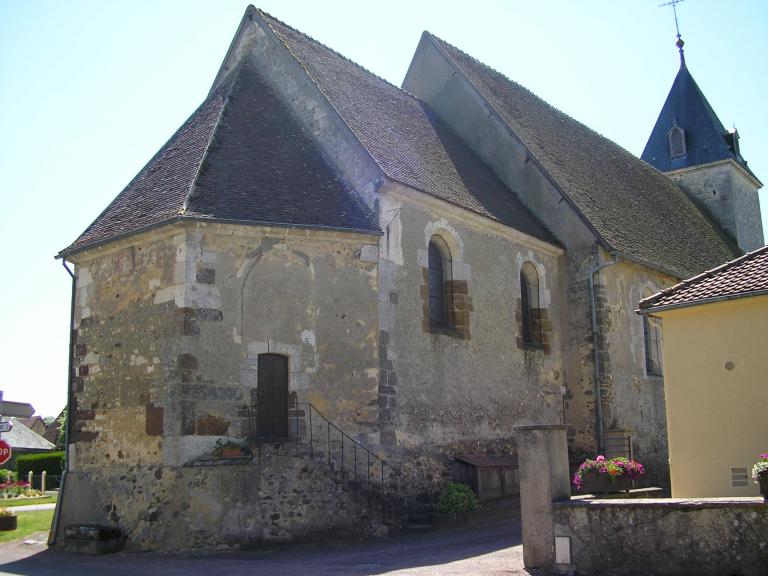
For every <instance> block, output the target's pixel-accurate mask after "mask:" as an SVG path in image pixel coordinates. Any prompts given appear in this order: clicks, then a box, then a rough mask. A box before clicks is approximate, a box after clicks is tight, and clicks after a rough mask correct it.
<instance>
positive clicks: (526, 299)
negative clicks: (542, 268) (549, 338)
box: [520, 262, 542, 347]
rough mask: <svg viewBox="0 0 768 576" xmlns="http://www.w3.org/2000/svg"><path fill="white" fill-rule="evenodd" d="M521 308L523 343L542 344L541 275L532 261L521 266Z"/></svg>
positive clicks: (530, 344) (529, 344)
mask: <svg viewBox="0 0 768 576" xmlns="http://www.w3.org/2000/svg"><path fill="white" fill-rule="evenodd" d="M520 309H521V310H520V311H521V313H522V325H523V343H524V344H526V345H528V346H537V347H538V346H541V343H542V339H541V322H539V310H540V305H539V275H538V273H537V272H536V267H535V266H534V265H533V264H531V263H530V262H525V263H524V264H523V266H522V267H521V268H520Z"/></svg>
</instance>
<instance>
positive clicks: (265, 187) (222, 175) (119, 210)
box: [60, 57, 379, 255]
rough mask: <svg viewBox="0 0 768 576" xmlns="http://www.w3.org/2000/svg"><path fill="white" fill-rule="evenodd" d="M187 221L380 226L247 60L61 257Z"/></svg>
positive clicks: (375, 228)
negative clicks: (139, 232) (163, 225)
mask: <svg viewBox="0 0 768 576" xmlns="http://www.w3.org/2000/svg"><path fill="white" fill-rule="evenodd" d="M179 218H183V219H196V220H205V221H229V222H245V223H263V224H267V225H293V226H306V227H321V228H335V229H344V230H356V231H364V232H378V230H379V228H378V225H377V224H376V218H375V215H374V214H372V213H371V212H370V211H369V210H368V209H367V208H366V207H365V206H364V205H363V204H362V203H361V202H359V201H358V200H357V198H356V196H355V195H354V194H353V193H352V191H351V190H349V189H348V187H347V186H346V185H345V184H344V182H342V180H341V179H340V178H339V177H338V176H337V174H336V173H335V172H334V170H333V168H332V167H331V166H330V164H328V163H327V162H326V161H325V160H324V159H323V157H322V155H321V153H320V150H319V149H318V147H317V146H316V145H315V143H314V142H313V140H312V139H311V137H310V136H309V134H307V133H306V131H305V130H304V129H303V128H302V127H301V126H300V125H299V123H298V121H297V120H296V119H295V118H294V117H293V115H292V114H291V112H290V111H289V110H288V108H287V106H286V105H285V104H284V103H283V102H282V101H281V100H280V98H279V97H278V96H277V94H276V93H275V92H274V91H273V90H272V89H271V88H270V86H269V85H268V84H267V83H266V82H265V81H264V80H263V78H262V77H261V75H260V74H259V72H258V70H257V68H256V66H255V65H254V64H253V63H252V62H251V60H250V58H248V57H246V58H244V59H243V60H242V61H241V62H240V63H239V65H238V67H237V69H236V70H233V72H232V73H231V74H230V75H229V76H228V77H227V79H226V80H225V81H224V82H222V83H221V84H220V85H219V86H218V87H217V88H216V89H215V90H213V91H212V92H211V94H210V95H209V96H208V98H206V100H205V101H204V102H203V103H202V105H201V106H200V107H199V108H198V109H197V110H196V111H195V112H194V113H193V114H192V116H191V117H190V118H189V119H188V120H187V121H186V122H185V123H184V125H183V126H182V127H181V128H180V129H179V130H178V131H177V132H176V134H174V135H173V137H171V139H170V140H169V141H168V142H167V143H166V144H165V145H164V146H163V147H162V148H161V149H160V151H159V152H158V153H157V154H155V156H154V157H153V158H152V159H151V160H150V161H149V162H148V163H147V165H146V166H145V167H144V168H143V169H142V170H141V172H139V174H138V175H137V176H136V177H135V178H134V179H133V180H132V181H131V182H130V183H129V184H128V186H127V187H126V188H125V189H124V190H123V191H122V192H121V193H120V194H119V195H118V196H117V197H116V198H115V199H114V200H113V201H112V203H111V204H110V205H109V206H108V207H107V209H106V210H104V212H102V214H101V215H100V216H99V217H98V218H97V219H96V220H95V221H94V222H93V223H92V224H91V225H90V226H89V227H88V228H87V229H86V231H85V232H83V234H82V235H81V236H80V237H79V238H78V239H77V240H76V241H75V242H74V243H73V244H72V245H71V246H69V247H68V248H66V249H65V250H63V251H62V252H61V254H60V255H68V254H71V253H73V252H78V251H80V250H83V249H85V248H88V247H90V246H93V245H97V244H100V243H103V242H106V241H110V240H113V239H116V238H119V237H121V236H124V235H126V234H130V233H133V232H137V231H141V230H145V229H148V228H151V227H153V226H157V225H159V224H162V223H165V222H169V221H172V220H174V219H179Z"/></svg>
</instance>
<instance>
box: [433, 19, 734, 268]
mask: <svg viewBox="0 0 768 576" xmlns="http://www.w3.org/2000/svg"><path fill="white" fill-rule="evenodd" d="M425 35H426V36H427V37H428V38H431V39H432V40H433V41H434V43H435V45H436V46H437V47H438V49H440V50H442V51H443V53H444V54H445V55H447V56H448V59H449V61H452V62H453V64H454V66H455V68H456V70H457V71H459V72H460V73H461V74H463V75H464V76H465V77H466V78H467V80H468V81H469V82H470V83H471V84H472V85H473V86H474V87H475V89H476V90H477V91H478V92H479V94H480V95H481V96H482V97H483V98H484V99H485V100H486V101H487V102H488V104H489V105H490V106H491V107H492V108H493V109H494V110H495V111H496V113H497V114H499V116H500V117H501V119H502V120H503V121H504V122H505V123H506V124H507V126H508V127H509V128H510V130H511V131H512V132H513V133H514V134H515V135H516V136H517V137H518V138H519V139H520V141H521V142H522V143H523V144H524V145H525V147H526V148H527V149H528V151H529V152H530V154H531V155H532V157H533V159H534V160H535V161H536V162H538V163H539V165H540V166H541V167H542V168H543V170H544V171H545V173H546V174H548V175H549V177H550V178H551V179H552V180H553V181H554V182H555V184H556V186H557V187H558V188H559V189H560V190H561V191H562V192H563V194H564V195H565V196H566V197H567V199H568V200H569V201H570V203H571V204H572V205H573V206H574V207H575V208H576V210H577V211H578V212H580V213H581V214H582V216H583V217H584V219H585V220H586V221H587V222H588V223H589V224H590V225H591V226H592V228H593V229H594V230H595V232H596V233H597V235H598V237H599V238H601V239H602V240H603V242H604V243H605V244H606V245H607V246H608V247H609V248H610V249H613V250H617V251H619V252H621V253H624V254H628V255H630V256H632V257H634V258H637V259H640V260H642V261H644V262H647V263H649V264H651V265H655V266H656V267H659V268H661V269H663V270H666V271H669V272H671V273H673V274H675V275H677V276H679V277H681V278H685V277H687V276H691V275H692V274H696V273H699V272H701V271H702V270H706V269H708V268H712V267H713V266H715V265H717V264H719V263H721V262H725V261H727V260H730V259H732V258H733V257H734V256H736V255H738V254H739V253H740V252H739V251H738V248H736V247H735V245H733V244H732V243H729V242H728V240H727V239H726V238H725V237H724V235H723V233H722V231H721V230H720V229H719V228H717V227H716V225H714V224H713V223H712V222H711V221H710V220H708V219H707V218H706V217H705V216H704V215H703V214H702V213H701V212H700V211H699V210H698V208H696V206H694V204H693V203H692V201H691V200H690V199H689V198H688V196H687V195H686V193H685V192H684V191H683V190H682V188H680V187H679V186H678V185H677V184H676V183H675V182H673V181H672V180H671V179H670V178H668V177H666V176H664V175H663V174H661V173H660V172H658V171H657V170H655V169H654V168H653V167H651V166H649V165H648V164H646V163H645V162H642V161H641V160H640V159H638V158H637V157H636V156H633V155H632V154H630V153H629V152H627V151H626V150H624V149H623V148H621V147H620V146H618V145H617V144H615V143H614V142H612V141H610V140H608V139H607V138H605V137H603V136H601V135H600V134H598V133H597V132H595V131H593V130H591V129H590V128H588V127H587V126H585V125H583V124H581V123H580V122H578V121H576V120H574V119H573V118H571V117H569V116H567V115H566V114H564V113H562V112H560V111H559V110H557V109H556V108H554V107H552V106H550V105H549V104H547V103H546V102H545V101H544V100H542V99H541V98H539V97H537V96H536V95H534V94H533V93H531V92H530V91H529V90H527V89H525V88H524V87H522V86H520V85H519V84H517V83H515V82H513V81H511V80H509V79H508V78H506V77H505V76H503V75H502V74H500V73H498V72H496V71H495V70H493V69H492V68H489V67H488V66H486V65H485V64H483V63H481V62H479V61H478V60H475V59H474V58H472V57H471V56H469V55H467V54H465V53H464V52H462V51H461V50H459V49H457V48H455V47H454V46H451V45H450V44H448V43H447V42H445V41H443V40H441V39H439V38H437V37H435V36H433V35H431V34H429V33H425Z"/></svg>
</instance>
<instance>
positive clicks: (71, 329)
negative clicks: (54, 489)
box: [48, 258, 77, 546]
mask: <svg viewBox="0 0 768 576" xmlns="http://www.w3.org/2000/svg"><path fill="white" fill-rule="evenodd" d="M61 263H62V265H63V266H64V270H66V271H67V273H68V274H69V275H70V277H71V278H72V300H71V303H70V308H69V370H68V372H67V425H66V426H65V427H64V470H62V472H61V481H60V482H59V497H58V498H57V499H56V509H55V510H54V512H53V523H52V525H51V531H50V533H49V534H48V546H53V545H54V544H55V543H56V534H57V533H58V531H59V518H60V516H61V507H62V506H63V502H64V494H65V491H64V484H65V482H66V480H67V470H68V469H69V429H70V427H71V426H72V370H73V369H74V366H73V363H74V359H75V329H74V326H75V290H76V288H77V279H76V278H75V274H74V272H72V270H70V269H69V267H68V266H67V260H66V259H65V258H62V260H61Z"/></svg>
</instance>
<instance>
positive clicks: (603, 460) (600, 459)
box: [595, 456, 605, 462]
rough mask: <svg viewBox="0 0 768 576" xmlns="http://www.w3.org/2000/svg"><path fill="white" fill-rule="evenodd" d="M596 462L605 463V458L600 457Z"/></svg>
mask: <svg viewBox="0 0 768 576" xmlns="http://www.w3.org/2000/svg"><path fill="white" fill-rule="evenodd" d="M595 462H605V456H598V457H597V458H595Z"/></svg>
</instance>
